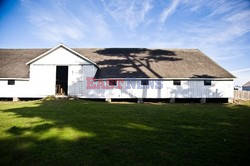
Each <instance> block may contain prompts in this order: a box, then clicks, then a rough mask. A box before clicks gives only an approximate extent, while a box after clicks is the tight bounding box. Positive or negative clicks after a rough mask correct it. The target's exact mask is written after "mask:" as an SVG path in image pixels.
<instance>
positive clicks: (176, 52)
mask: <svg viewBox="0 0 250 166" xmlns="http://www.w3.org/2000/svg"><path fill="white" fill-rule="evenodd" d="M48 50H50V49H0V78H29V66H28V65H26V63H27V62H29V61H31V60H33V59H34V58H36V57H38V56H40V55H41V54H43V53H45V52H46V51H48ZM72 50H74V51H76V52H77V53H79V54H81V55H83V56H85V57H86V58H88V59H90V60H91V61H93V62H95V63H96V64H97V65H98V66H99V67H100V69H99V70H98V72H97V75H96V78H235V77H234V76H233V75H232V74H231V73H229V72H228V71H226V70H225V69H223V68H222V67H221V66H219V65H218V64H217V63H215V62H214V61H213V60H211V59H210V58H209V57H208V56H206V55H205V54H203V53H202V52H201V51H200V50H198V49H147V48H98V49H96V48H73V49H72Z"/></svg>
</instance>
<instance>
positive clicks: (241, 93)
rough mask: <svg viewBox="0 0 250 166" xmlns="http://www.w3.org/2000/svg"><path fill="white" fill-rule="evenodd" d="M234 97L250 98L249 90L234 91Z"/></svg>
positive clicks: (239, 98) (240, 98)
mask: <svg viewBox="0 0 250 166" xmlns="http://www.w3.org/2000/svg"><path fill="white" fill-rule="evenodd" d="M234 99H236V100H250V91H240V90H235V91H234Z"/></svg>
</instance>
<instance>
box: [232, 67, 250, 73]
mask: <svg viewBox="0 0 250 166" xmlns="http://www.w3.org/2000/svg"><path fill="white" fill-rule="evenodd" d="M242 72H250V67H249V68H243V69H238V70H234V71H232V73H242Z"/></svg>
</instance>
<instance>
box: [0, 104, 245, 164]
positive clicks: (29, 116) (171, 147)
mask: <svg viewBox="0 0 250 166" xmlns="http://www.w3.org/2000/svg"><path fill="white" fill-rule="evenodd" d="M249 149H250V102H248V103H245V104H241V105H232V104H164V103H162V104H135V103H129V104H121V103H120V104H119V103H111V104H110V103H104V102H94V101H85V100H72V101H71V100H54V101H43V100H39V101H31V102H17V103H16V102H0V165H9V164H11V165H20V164H21V165H30V164H32V165H45V164H46V165H53V164H60V165H69V164H70V165H143V166H144V165H167V164H169V165H249V164H250V151H249Z"/></svg>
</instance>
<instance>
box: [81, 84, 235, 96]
mask: <svg viewBox="0 0 250 166" xmlns="http://www.w3.org/2000/svg"><path fill="white" fill-rule="evenodd" d="M152 82H153V81H151V83H150V85H152ZM154 82H157V81H154ZM158 83H159V82H158ZM96 84H98V83H97V82H96ZM138 84H140V81H138ZM105 85H106V81H105ZM127 85H128V81H124V83H123V84H122V87H123V88H122V89H116V88H113V89H86V86H84V87H83V91H82V92H83V93H82V96H81V97H82V98H233V81H212V85H211V86H204V81H202V80H196V81H193V80H186V81H181V86H176V85H173V81H172V80H164V81H162V89H157V88H154V89H152V88H151V87H150V85H149V86H148V88H144V89H142V88H141V87H139V88H138V86H136V87H135V88H127ZM129 85H130V84H129ZM130 87H131V86H130ZM145 87H146V86H145Z"/></svg>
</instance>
